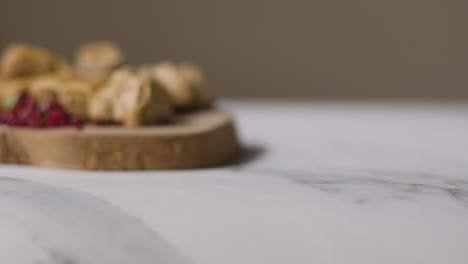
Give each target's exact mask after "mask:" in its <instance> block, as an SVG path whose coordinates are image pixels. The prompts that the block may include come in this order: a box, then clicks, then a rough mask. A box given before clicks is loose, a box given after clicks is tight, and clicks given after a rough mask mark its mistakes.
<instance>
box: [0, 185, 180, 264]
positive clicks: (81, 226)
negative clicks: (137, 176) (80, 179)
mask: <svg viewBox="0 0 468 264" xmlns="http://www.w3.org/2000/svg"><path fill="white" fill-rule="evenodd" d="M0 227H1V233H0V234H1V235H0V263H15V264H23V263H24V264H83V263H89V264H93V263H96V264H102V263H113V264H118V263H122V264H123V263H125V264H127V263H141V264H144V263H148V264H149V263H161V264H187V263H189V262H188V261H187V260H186V259H185V258H184V257H182V256H181V255H180V253H179V252H178V251H177V250H176V249H175V248H174V247H173V246H171V245H170V244H169V243H168V242H167V241H165V240H164V239H162V238H161V237H160V236H159V235H158V234H156V233H155V232H154V231H153V230H151V229H149V228H148V227H146V226H145V225H144V224H143V223H142V222H141V221H140V220H138V219H136V218H135V217H132V216H129V215H128V214H126V213H124V212H123V211H121V210H120V209H118V208H117V207H115V206H112V205H110V204H109V203H108V202H106V201H104V200H103V199H100V198H96V197H94V196H92V195H89V194H85V193H82V192H78V191H74V190H71V189H67V188H59V187H51V186H46V185H44V184H38V183H33V182H30V181H23V180H13V179H9V178H0Z"/></svg>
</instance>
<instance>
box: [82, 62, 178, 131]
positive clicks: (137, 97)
mask: <svg viewBox="0 0 468 264" xmlns="http://www.w3.org/2000/svg"><path fill="white" fill-rule="evenodd" d="M171 113H172V106H171V103H170V99H169V97H168V95H167V94H166V92H165V91H164V90H163V89H162V88H161V86H160V85H158V84H157V83H156V82H154V81H152V80H151V78H150V77H149V75H147V74H146V73H144V72H141V71H136V70H133V69H129V68H122V69H119V70H116V71H114V72H113V73H112V75H111V76H110V78H109V80H108V82H107V83H106V84H105V85H104V86H103V87H102V88H101V89H100V90H99V91H98V92H97V93H96V94H95V95H94V96H93V97H92V98H91V101H90V105H89V114H90V117H91V119H93V120H110V121H115V122H119V123H122V124H123V125H125V126H129V127H135V126H140V125H149V124H155V123H157V122H161V121H166V120H168V119H169V117H170V116H171Z"/></svg>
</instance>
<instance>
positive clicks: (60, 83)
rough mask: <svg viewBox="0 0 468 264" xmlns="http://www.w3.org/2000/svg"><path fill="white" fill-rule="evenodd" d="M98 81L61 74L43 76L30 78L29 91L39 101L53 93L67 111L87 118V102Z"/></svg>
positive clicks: (98, 83) (97, 85)
mask: <svg viewBox="0 0 468 264" xmlns="http://www.w3.org/2000/svg"><path fill="white" fill-rule="evenodd" d="M99 85H100V82H98V81H89V80H82V79H76V78H69V77H62V76H53V75H50V76H43V77H38V78H35V79H33V80H31V83H30V87H29V92H30V93H31V95H33V96H34V97H35V98H36V99H37V100H38V101H39V102H40V101H43V100H44V99H45V98H47V97H48V96H49V95H50V94H55V96H56V97H57V99H58V101H59V103H60V104H61V105H62V106H63V107H64V108H65V110H66V111H67V113H70V114H72V115H75V116H77V117H79V118H81V119H88V118H89V116H88V104H89V98H90V97H91V95H92V93H93V92H94V91H95V89H97V87H99Z"/></svg>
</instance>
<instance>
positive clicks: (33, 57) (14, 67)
mask: <svg viewBox="0 0 468 264" xmlns="http://www.w3.org/2000/svg"><path fill="white" fill-rule="evenodd" d="M68 69H69V67H68V66H67V64H66V63H65V61H64V60H63V59H62V58H60V57H59V56H57V55H55V54H53V53H51V52H49V51H48V50H45V49H42V48H39V47H34V46H31V45H26V44H13V45H10V46H9V47H7V48H6V49H5V50H4V51H3V54H2V56H1V59H0V76H1V77H2V78H25V77H31V76H37V75H42V74H50V73H57V72H66V71H68Z"/></svg>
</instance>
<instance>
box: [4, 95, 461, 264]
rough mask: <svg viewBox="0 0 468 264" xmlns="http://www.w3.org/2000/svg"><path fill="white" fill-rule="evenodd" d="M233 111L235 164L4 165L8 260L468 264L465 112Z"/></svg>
mask: <svg viewBox="0 0 468 264" xmlns="http://www.w3.org/2000/svg"><path fill="white" fill-rule="evenodd" d="M224 106H225V107H226V108H228V109H230V110H232V112H234V114H235V116H236V118H237V124H238V128H239V133H240V136H241V138H242V142H243V143H244V145H245V146H246V147H247V148H248V149H249V155H247V156H246V157H245V159H244V161H243V162H240V163H239V164H235V165H230V166H226V167H220V168H213V169H200V170H184V171H158V172H111V173H104V172H80V171H66V170H50V169H39V168H33V167H17V166H0V234H1V235H0V263H33V264H46V263H54V264H55V263H60V264H83V263H161V264H165V263H173V264H175V263H199V264H219V263H223V264H240V263H247V264H250V263H252V264H261V263H268V264H280V263H281V264H282V263H294V264H310V263H333V264H341V263H347V264H350V263H355V264H366V263H369V264H375V263H379V264H385V263H392V264H393V263H408V264H416V263H422V264H431V263H434V264H435V263H450V264H466V263H468V104H466V105H462V104H452V105H450V104H435V103H426V104H423V103H418V104H410V103H407V104H390V103H380V104H379V103H338V102H337V103H319V102H309V103H307V102H302V103H292V102H284V101H283V102H276V103H274V102H263V103H260V102H255V101H251V102H246V101H244V102H227V103H224ZM11 179H21V180H20V181H17V180H11ZM158 261H159V262H158Z"/></svg>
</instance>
